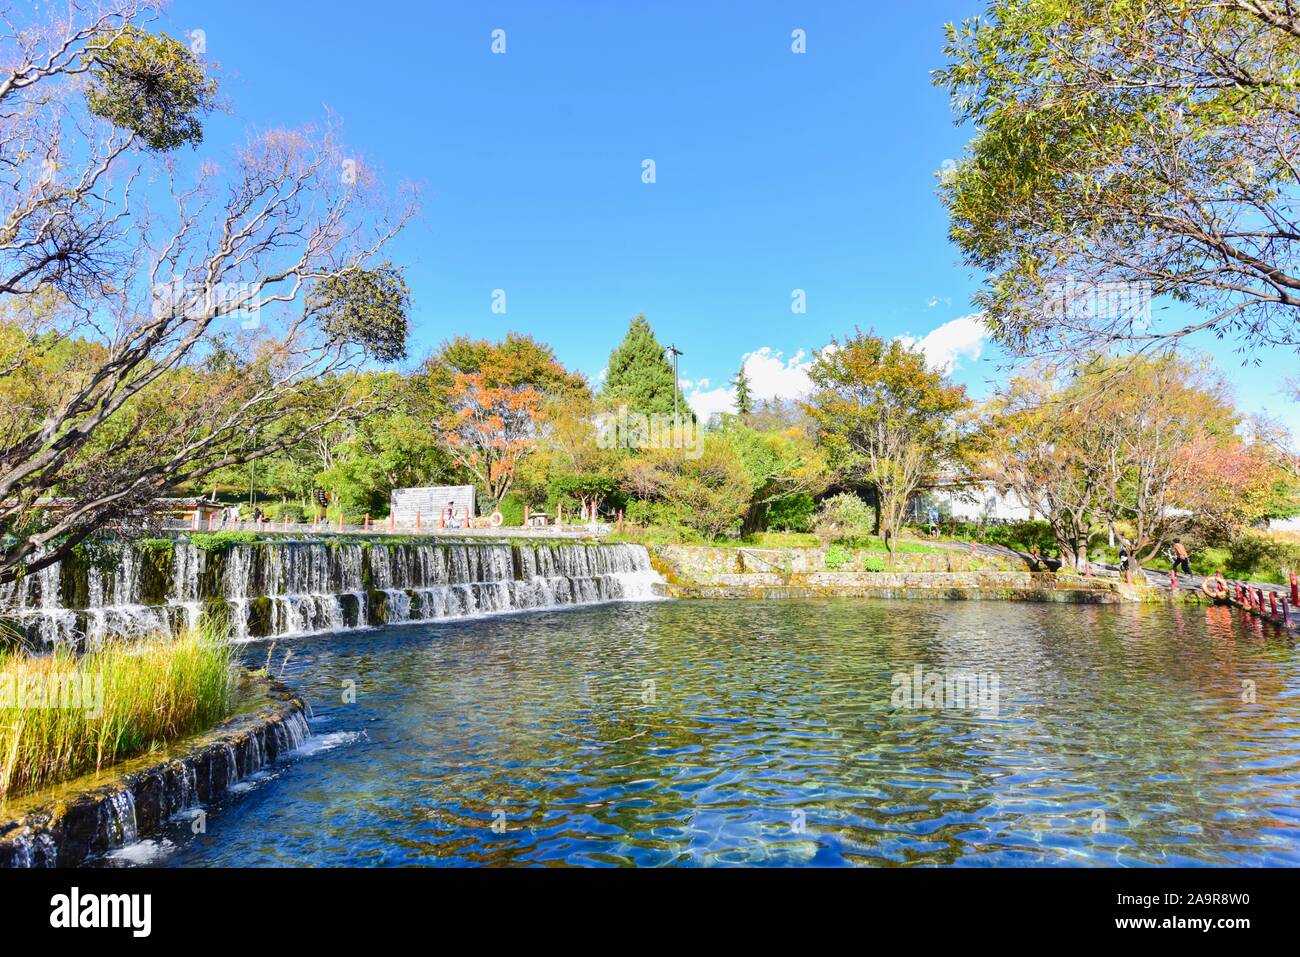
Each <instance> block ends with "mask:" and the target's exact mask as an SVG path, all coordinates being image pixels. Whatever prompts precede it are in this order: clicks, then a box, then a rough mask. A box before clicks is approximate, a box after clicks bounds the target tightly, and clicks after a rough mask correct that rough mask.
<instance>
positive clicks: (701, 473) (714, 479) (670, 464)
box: [622, 433, 750, 539]
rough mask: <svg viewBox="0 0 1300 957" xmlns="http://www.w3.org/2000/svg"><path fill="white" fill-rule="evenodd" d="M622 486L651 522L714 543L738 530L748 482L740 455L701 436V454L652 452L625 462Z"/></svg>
mask: <svg viewBox="0 0 1300 957" xmlns="http://www.w3.org/2000/svg"><path fill="white" fill-rule="evenodd" d="M622 487H623V489H624V491H626V492H627V493H628V494H630V495H633V496H635V497H636V498H637V499H639V500H640V501H641V502H643V503H647V504H648V506H649V508H648V510H647V511H646V512H645V514H646V515H647V517H649V518H650V519H651V520H652V521H653V522H654V523H655V524H659V525H666V526H670V527H684V528H689V529H692V530H693V531H695V532H697V533H699V534H700V535H703V536H704V537H705V538H708V539H714V538H718V537H719V536H722V535H727V534H731V533H733V532H736V531H737V530H738V529H739V528H740V524H741V520H742V518H743V517H744V515H745V511H746V509H747V508H748V507H749V494H750V491H749V490H750V483H749V478H748V476H747V475H746V474H745V468H744V465H743V464H742V462H741V461H740V457H739V456H738V455H737V454H736V452H735V450H734V449H732V447H731V446H730V445H729V444H728V443H727V441H726V440H725V439H724V438H722V437H721V436H719V435H715V434H712V433H710V434H708V435H706V436H705V437H704V443H703V447H702V449H701V454H700V455H699V456H698V457H696V456H690V455H683V454H682V452H681V450H680V449H663V448H651V449H646V450H645V451H644V452H643V453H642V454H641V455H639V456H636V457H635V458H629V459H627V460H625V462H624V465H623V479H622Z"/></svg>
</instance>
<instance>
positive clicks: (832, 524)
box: [813, 492, 876, 541]
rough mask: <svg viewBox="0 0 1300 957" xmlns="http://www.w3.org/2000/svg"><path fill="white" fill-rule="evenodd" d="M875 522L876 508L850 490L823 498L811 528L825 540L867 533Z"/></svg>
mask: <svg viewBox="0 0 1300 957" xmlns="http://www.w3.org/2000/svg"><path fill="white" fill-rule="evenodd" d="M875 524H876V510H875V509H874V508H872V507H871V506H870V505H868V504H867V503H866V502H864V501H863V500H862V499H861V498H859V497H858V496H856V495H854V494H853V493H852V492H841V493H840V494H839V495H832V496H831V497H830V498H828V499H825V500H824V501H823V502H822V503H821V506H820V507H819V508H818V509H817V520H816V523H815V524H814V526H813V530H814V531H815V532H816V533H817V535H818V537H820V538H822V539H823V540H826V541H833V540H837V539H841V538H848V537H852V536H854V535H869V534H870V533H871V530H872V529H873V528H874V527H875Z"/></svg>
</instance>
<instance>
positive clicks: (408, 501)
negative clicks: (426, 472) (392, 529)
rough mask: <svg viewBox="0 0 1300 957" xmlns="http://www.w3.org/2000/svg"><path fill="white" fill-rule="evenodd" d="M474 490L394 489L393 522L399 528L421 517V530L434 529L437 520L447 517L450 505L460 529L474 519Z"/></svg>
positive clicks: (456, 487)
mask: <svg viewBox="0 0 1300 957" xmlns="http://www.w3.org/2000/svg"><path fill="white" fill-rule="evenodd" d="M474 501H475V494H474V486H472V485H437V486H433V487H432V488H395V489H393V495H392V499H391V508H392V513H393V516H394V518H395V519H396V521H397V522H398V523H399V524H402V525H414V524H415V517H416V514H417V513H418V514H419V516H420V527H421V528H427V529H434V528H437V527H438V519H439V518H440V517H442V516H444V515H446V513H447V506H448V505H449V504H450V506H451V508H452V509H453V511H454V513H455V515H456V523H457V524H459V525H460V527H461V528H466V527H468V525H469V519H471V518H473V517H474Z"/></svg>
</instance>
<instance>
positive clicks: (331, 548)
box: [0, 538, 661, 648]
mask: <svg viewBox="0 0 1300 957" xmlns="http://www.w3.org/2000/svg"><path fill="white" fill-rule="evenodd" d="M203 544H204V543H199V544H196V543H194V542H191V541H187V540H185V539H183V538H181V539H176V540H168V539H151V540H147V541H141V542H136V543H132V544H118V545H100V546H97V548H96V549H95V550H94V552H93V553H88V554H85V555H78V556H77V557H76V558H74V559H68V560H65V561H63V562H61V563H59V564H57V565H52V566H50V567H48V568H45V569H42V570H41V571H40V572H37V573H35V574H33V575H30V576H27V577H26V578H24V579H22V580H21V581H19V582H18V583H16V584H15V585H9V586H4V587H3V588H0V621H3V622H4V623H6V624H8V625H9V626H10V627H11V628H13V629H15V630H17V631H18V633H19V634H20V635H22V636H24V638H25V640H26V642H27V643H28V644H29V645H31V646H32V647H38V648H39V647H44V648H49V647H53V646H57V645H66V646H71V647H75V648H87V647H95V646H97V645H99V644H100V643H102V642H103V641H105V640H108V639H122V638H125V639H130V638H136V637H141V636H144V635H149V634H174V633H176V632H177V631H178V630H179V629H182V628H186V627H194V626H197V625H199V624H200V623H203V622H205V621H211V622H214V623H216V624H218V625H220V626H223V627H227V628H228V629H229V631H230V633H231V634H232V635H233V636H234V637H235V638H236V639H240V640H250V639H257V638H266V637H279V636H289V635H308V634H317V633H323V632H333V631H344V630H348V629H354V628H365V627H372V626H376V625H399V624H406V623H412V622H424V621H436V620H439V619H448V618H466V617H474V616H478V615H485V614H494V613H501V612H510V611H522V610H527V609H539V608H552V607H558V606H563V605H579V604H591V603H595V602H606V601H641V600H647V599H651V598H654V597H655V595H656V587H655V586H656V585H657V584H659V583H660V582H661V579H660V578H659V576H658V574H657V573H656V572H655V571H654V570H653V569H652V568H651V567H650V560H649V556H648V555H647V554H646V551H645V549H644V548H643V547H641V546H640V545H625V544H619V545H595V544H579V543H555V544H549V543H548V544H543V543H528V544H523V543H520V544H516V543H492V542H484V543H477V542H463V543H462V542H455V543H449V542H441V541H436V540H430V541H426V542H400V543H389V542H384V541H382V540H370V541H360V542H359V541H347V540H337V541H328V540H326V541H289V540H266V541H259V542H252V543H241V544H228V543H226V544H223V545H221V546H216V547H214V546H211V545H209V546H208V547H203Z"/></svg>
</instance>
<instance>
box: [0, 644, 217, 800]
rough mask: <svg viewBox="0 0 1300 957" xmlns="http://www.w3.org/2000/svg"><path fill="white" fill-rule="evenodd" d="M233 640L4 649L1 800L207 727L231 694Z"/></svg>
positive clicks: (0, 670)
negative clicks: (79, 650) (79, 653)
mask: <svg viewBox="0 0 1300 957" xmlns="http://www.w3.org/2000/svg"><path fill="white" fill-rule="evenodd" d="M232 661H233V658H232V651H231V646H230V645H229V644H228V643H226V642H224V641H216V640H212V639H211V638H209V637H207V636H204V635H201V634H187V635H183V636H181V637H178V638H176V639H162V638H160V639H153V640H147V641H140V642H134V643H131V644H123V643H115V644H109V645H107V646H106V647H104V648H103V649H102V650H100V651H96V652H93V653H91V654H88V655H85V656H83V657H80V658H78V657H76V656H75V655H73V654H71V653H69V652H64V651H61V652H55V653H52V654H48V655H35V654H29V653H27V652H23V651H6V652H0V800H3V799H5V798H9V797H13V796H16V795H19V794H24V793H27V792H30V791H35V790H39V789H40V788H43V787H48V786H50V785H52V784H55V783H58V782H61V781H65V780H67V779H69V778H74V777H77V776H78V775H81V774H85V773H87V772H90V771H96V770H100V769H103V768H105V767H107V766H109V765H111V764H113V763H114V762H117V761H120V760H122V759H124V758H128V757H131V756H133V755H136V754H140V753H143V752H146V751H150V750H153V749H155V748H157V747H160V746H162V745H163V744H164V743H166V742H167V741H170V740H173V739H175V738H178V737H182V736H184V735H187V734H191V733H194V732H196V731H200V730H203V729H204V728H207V727H211V726H212V725H214V724H216V723H217V722H218V721H220V720H221V719H223V718H225V717H226V716H227V715H228V714H229V713H230V708H231V706H232V702H233V699H234V680H233V671H232Z"/></svg>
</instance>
